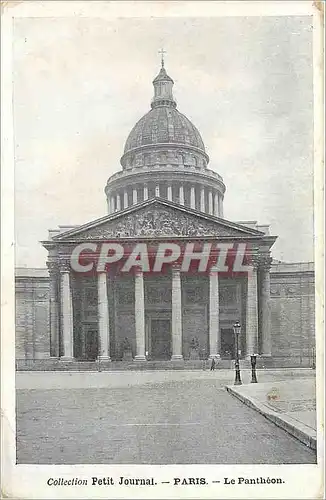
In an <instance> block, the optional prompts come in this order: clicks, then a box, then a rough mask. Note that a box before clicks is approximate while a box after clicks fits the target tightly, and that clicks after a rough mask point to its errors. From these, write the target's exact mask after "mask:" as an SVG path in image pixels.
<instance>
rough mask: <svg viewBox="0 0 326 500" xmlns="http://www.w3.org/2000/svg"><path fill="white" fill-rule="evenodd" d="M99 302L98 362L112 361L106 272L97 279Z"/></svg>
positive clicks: (101, 273)
mask: <svg viewBox="0 0 326 500" xmlns="http://www.w3.org/2000/svg"><path fill="white" fill-rule="evenodd" d="M97 302H98V333H99V340H100V346H99V356H98V361H111V359H110V321H109V305H108V292H107V275H106V272H100V273H99V274H98V277H97Z"/></svg>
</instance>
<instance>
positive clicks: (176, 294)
mask: <svg viewBox="0 0 326 500" xmlns="http://www.w3.org/2000/svg"><path fill="white" fill-rule="evenodd" d="M171 359H172V360H175V359H183V357H182V303H181V278H180V269H179V268H178V267H175V266H172V358H171Z"/></svg>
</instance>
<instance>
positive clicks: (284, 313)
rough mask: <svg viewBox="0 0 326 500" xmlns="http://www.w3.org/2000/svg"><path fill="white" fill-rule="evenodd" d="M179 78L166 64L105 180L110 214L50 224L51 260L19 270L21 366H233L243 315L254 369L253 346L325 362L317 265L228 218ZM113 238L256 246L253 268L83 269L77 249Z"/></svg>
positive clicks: (269, 361)
mask: <svg viewBox="0 0 326 500" xmlns="http://www.w3.org/2000/svg"><path fill="white" fill-rule="evenodd" d="M173 85H174V82H173V80H172V78H171V77H170V76H169V75H168V74H167V72H166V69H165V67H164V63H163V62H162V66H161V68H160V71H159V73H158V75H157V76H156V78H154V80H153V87H154V96H153V98H152V101H151V103H150V109H149V111H148V112H147V113H146V114H145V115H144V116H143V117H142V118H141V119H140V120H139V121H138V122H137V123H136V125H135V126H134V127H133V128H132V130H131V132H130V134H129V136H128V138H127V140H126V143H125V148H124V151H123V155H122V157H121V160H120V163H121V169H120V170H118V171H117V172H116V173H114V174H113V175H112V176H111V177H110V178H109V179H108V181H107V184H106V186H105V189H104V191H105V196H106V200H107V212H108V213H107V215H104V216H103V217H102V218H100V219H97V220H93V221H91V222H88V223H86V224H83V225H79V226H73V227H71V226H69V227H68V226H59V227H58V228H57V229H51V230H49V234H48V237H47V239H46V240H45V241H42V245H43V246H44V247H45V248H46V249H47V251H48V259H47V262H46V265H47V267H45V266H44V268H43V269H27V268H17V269H16V364H17V368H18V369H26V368H29V369H67V370H68V369H72V368H73V369H76V367H83V368H87V367H90V368H92V367H95V366H98V365H101V367H102V369H115V368H117V369H121V368H123V367H124V368H126V369H133V368H135V369H137V368H141V369H146V367H150V368H155V367H158V368H162V367H167V368H174V367H175V368H179V369H180V368H183V367H186V368H196V367H202V366H203V360H207V359H210V358H212V357H216V358H219V359H220V363H219V366H221V367H231V366H232V360H233V359H234V348H235V344H234V332H233V325H234V323H235V322H236V321H239V322H240V324H241V334H240V339H239V340H240V351H239V352H240V357H241V362H242V363H243V365H244V366H246V363H247V362H248V361H247V360H248V358H249V356H250V355H252V354H258V355H259V358H258V359H259V363H260V365H261V366H265V367H269V366H275V367H277V366H313V365H314V356H315V349H314V346H315V333H314V268H313V263H309V262H306V263H303V262H301V263H284V262H280V261H275V260H274V259H273V255H272V251H273V244H274V242H275V240H276V236H275V235H272V234H270V228H269V226H268V225H266V224H260V223H258V222H257V221H236V222H231V221H229V220H227V219H225V218H224V212H223V201H224V196H225V195H226V186H225V184H224V182H223V179H222V177H221V175H219V173H218V172H216V171H215V170H214V163H213V162H210V158H209V156H208V154H207V152H206V150H205V145H204V142H203V139H202V137H201V135H200V132H199V131H198V130H197V128H196V127H195V125H194V124H193V123H192V122H191V121H190V120H189V119H188V118H187V117H186V116H185V115H184V114H182V113H181V112H180V111H179V110H178V109H177V104H176V101H175V99H174V96H173ZM212 163H213V165H212ZM211 165H212V166H211ZM239 175H241V173H240V172H239ZM76 194H77V193H76ZM80 194H81V195H82V193H80ZM253 202H254V200H253ZM240 213H241V212H240ZM103 242H110V243H113V244H118V245H120V246H121V247H123V248H127V249H129V252H132V249H133V248H134V247H135V245H137V244H139V243H144V244H146V246H147V248H149V249H151V250H150V252H152V254H153V255H154V254H155V252H156V251H157V249H158V248H159V246H160V245H162V244H163V243H166V244H170V243H171V242H173V244H175V245H178V246H179V247H180V248H185V246H186V245H189V244H193V248H194V249H195V248H203V246H204V245H205V244H206V245H211V246H214V245H216V244H222V245H224V246H225V248H227V247H228V248H231V253H232V248H234V249H236V248H240V247H244V246H245V247H246V248H250V255H251V258H250V263H249V268H250V270H249V271H248V272H246V273H235V272H224V273H223V272H216V270H214V267H213V268H211V269H209V270H206V271H204V272H200V271H198V269H197V271H198V272H184V270H183V268H182V266H181V265H180V263H178V261H175V262H171V264H170V265H166V266H165V268H164V272H157V273H155V272H148V270H144V269H143V268H142V267H141V266H135V267H134V269H133V272H129V273H122V272H120V271H121V266H120V268H119V265H118V262H116V263H115V264H114V263H112V265H110V266H109V268H107V267H104V269H101V270H100V271H99V270H94V272H87V273H78V272H76V270H75V269H74V268H73V267H72V265H71V258H70V257H71V254H72V252H73V249H74V248H76V246H79V245H82V246H83V247H84V248H87V247H88V248H90V249H95V248H100V246H101V244H103ZM196 246H197V247H196ZM160 248H161V247H160ZM188 248H189V247H188ZM86 260H87V259H86ZM119 269H120V270H119Z"/></svg>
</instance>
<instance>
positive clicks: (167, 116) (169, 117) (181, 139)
mask: <svg viewBox="0 0 326 500" xmlns="http://www.w3.org/2000/svg"><path fill="white" fill-rule="evenodd" d="M167 143H168V144H171V143H172V144H173V143H174V144H179V145H180V144H182V145H184V146H193V147H195V148H199V149H201V150H202V151H204V152H205V146H204V143H203V140H202V138H201V136H200V133H199V132H198V130H197V129H196V127H195V126H194V125H193V124H192V123H191V121H190V120H188V118H187V117H186V116H184V115H183V114H182V113H180V112H179V111H178V110H177V109H175V108H174V107H173V106H169V105H164V104H162V105H160V106H155V107H153V109H152V110H151V111H149V112H148V113H147V114H146V115H145V116H143V117H142V118H141V119H140V120H139V121H138V123H136V125H135V126H134V128H133V129H132V131H131V132H130V134H129V136H128V139H127V141H126V145H125V149H124V153H127V152H128V151H130V150H132V149H135V148H139V147H141V146H147V145H150V144H153V145H156V144H167Z"/></svg>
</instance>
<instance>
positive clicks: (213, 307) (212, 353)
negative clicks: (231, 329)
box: [209, 271, 221, 359]
mask: <svg viewBox="0 0 326 500" xmlns="http://www.w3.org/2000/svg"><path fill="white" fill-rule="evenodd" d="M218 294H219V286H218V272H217V271H211V272H210V274H209V357H210V359H212V358H216V357H220V346H221V337H220V311H219V295H218Z"/></svg>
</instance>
